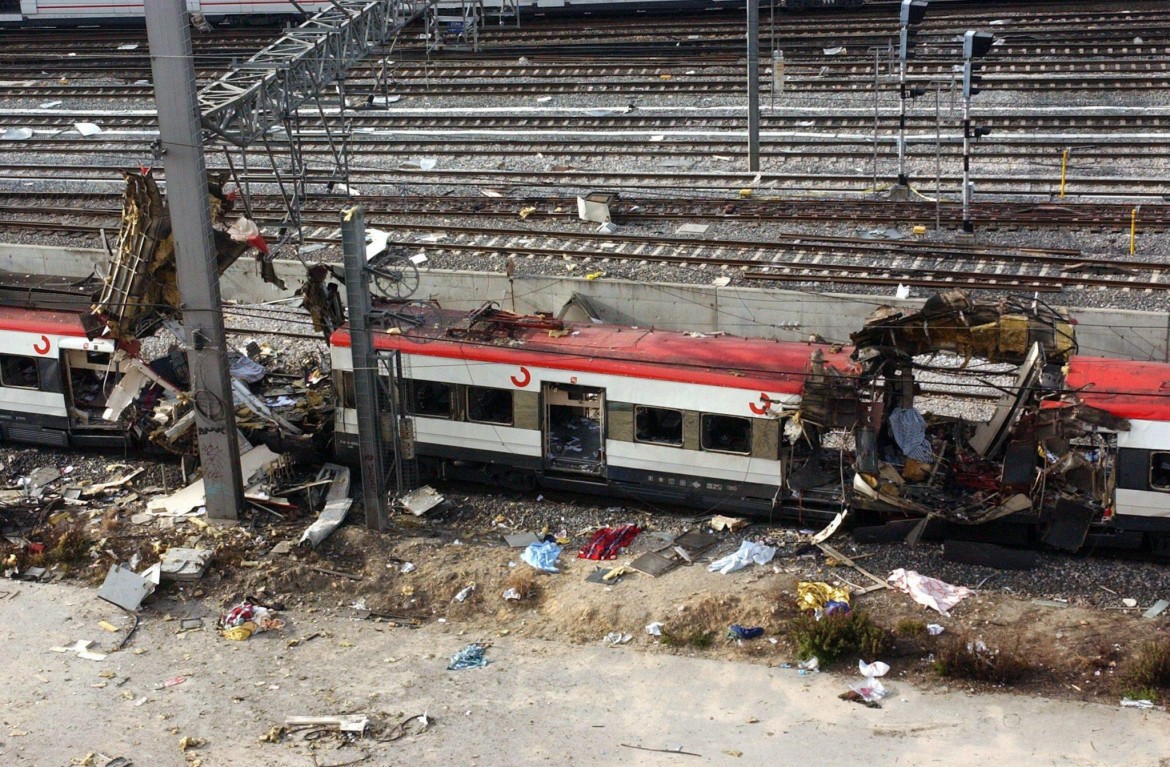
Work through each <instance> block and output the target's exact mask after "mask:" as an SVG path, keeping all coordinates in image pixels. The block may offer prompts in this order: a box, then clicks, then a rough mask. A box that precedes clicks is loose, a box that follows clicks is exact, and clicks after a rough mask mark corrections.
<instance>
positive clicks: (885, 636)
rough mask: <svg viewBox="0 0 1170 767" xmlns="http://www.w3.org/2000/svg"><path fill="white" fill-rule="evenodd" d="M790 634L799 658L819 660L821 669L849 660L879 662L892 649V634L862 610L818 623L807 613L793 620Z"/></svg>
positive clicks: (831, 617)
mask: <svg viewBox="0 0 1170 767" xmlns="http://www.w3.org/2000/svg"><path fill="white" fill-rule="evenodd" d="M788 630H789V635H790V637H791V639H792V642H793V644H795V645H796V655H797V657H798V658H800V659H801V660H807V659H809V658H811V657H813V656H816V659H817V660H818V661H820V663H821V665H822V666H828V665H830V664H832V663H835V662H837V661H839V660H843V659H846V658H850V659H856V658H868V659H871V660H872V659H876V658H878V657H879V656H880V655H882V654H883V653H884V652H885V651H886V649H887V648H888V647H889V646H890V635H889V633H888V632H887V631H886V630H885V629H883V628H881V627H880V626H878V625H877V624H875V623H874V622H873V621H871V620H870V619H869V616H868V615H866V613H865V612H864V611H862V610H858V611H856V612H849V613H845V614H841V613H835V614H833V615H826V616H824V617H822V618H821V619H820V620H819V621H818V620H817V619H816V618H815V617H814V616H812V615H810V614H808V613H804V614H803V615H800V616H798V617H796V618H793V619H792V622H791V623H789V626H788Z"/></svg>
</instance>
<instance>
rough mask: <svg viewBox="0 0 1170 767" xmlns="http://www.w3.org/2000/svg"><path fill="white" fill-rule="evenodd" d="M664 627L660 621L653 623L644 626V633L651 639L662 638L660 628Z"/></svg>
mask: <svg viewBox="0 0 1170 767" xmlns="http://www.w3.org/2000/svg"><path fill="white" fill-rule="evenodd" d="M664 625H666V624H664V623H663V622H662V621H654V622H653V623H647V624H646V633H647V634H649V635H650V636H652V637H660V636H662V627H663V626H664Z"/></svg>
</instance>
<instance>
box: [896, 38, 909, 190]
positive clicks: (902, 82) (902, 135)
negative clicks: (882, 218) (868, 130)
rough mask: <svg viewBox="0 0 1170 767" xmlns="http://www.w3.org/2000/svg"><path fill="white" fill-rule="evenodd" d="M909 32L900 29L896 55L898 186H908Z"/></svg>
mask: <svg viewBox="0 0 1170 767" xmlns="http://www.w3.org/2000/svg"><path fill="white" fill-rule="evenodd" d="M907 34H909V31H908V30H907V29H906V27H905V26H903V27H902V40H903V43H902V46H901V48H900V50H899V55H898V186H909V185H910V179H908V178H906V43H905V40H906V36H907Z"/></svg>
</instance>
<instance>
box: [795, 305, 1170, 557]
mask: <svg viewBox="0 0 1170 767" xmlns="http://www.w3.org/2000/svg"><path fill="white" fill-rule="evenodd" d="M853 341H854V343H855V348H854V352H853V359H854V360H856V361H857V362H858V363H859V364H861V365H862V370H861V372H860V374H859V375H858V377H857V378H856V379H855V381H856V384H857V390H856V392H854V393H852V395H853V396H854V397H855V398H856V399H855V402H856V405H855V407H856V410H857V420H856V422H855V424H854V425H853V427H852V434H853V437H854V452H853V455H852V465H851V467H850V468H852V469H853V477H852V480H851V482H850V483H849V485H848V486H847V488H846V490H847V491H848V494H849V498H850V501H849V502H850V505H851V506H852V507H853V508H856V509H865V510H871V511H878V512H882V513H885V514H904V515H906V516H910V517H932V518H937V519H941V520H945V521H946V522H948V523H949V526H948V527H949V530H950V532H949V533H948V534H949V535H953V536H954V537H967V538H976V539H982V540H996V541H999V542H1008V543H1035V542H1042V543H1044V544H1047V545H1050V546H1054V547H1057V548H1061V549H1065V550H1069V551H1076V550H1078V549H1080V548H1081V547H1082V546H1084V545H1085V543H1086V541H1088V540H1090V536H1092V540H1094V541H1096V542H1098V543H1103V544H1106V545H1111V546H1127V547H1132V546H1139V545H1145V546H1147V547H1149V548H1152V549H1154V550H1156V551H1159V552H1161V553H1170V549H1168V548H1167V542H1168V541H1170V504H1168V503H1167V501H1170V496H1168V495H1166V494H1165V493H1166V492H1170V476H1163V474H1162V469H1161V467H1162V458H1163V456H1165V457H1166V458H1167V461H1166V463H1167V466H1166V469H1167V470H1170V454H1159V453H1158V451H1157V447H1158V446H1159V445H1161V446H1162V447H1163V448H1170V428H1168V427H1170V408H1168V407H1166V406H1165V405H1164V404H1162V399H1163V397H1162V395H1160V393H1159V390H1160V388H1161V387H1163V386H1165V385H1167V383H1168V382H1170V366H1168V365H1165V364H1160V363H1139V362H1129V361H1124V360H1107V359H1100V358H1093V357H1083V356H1079V355H1077V354H1076V341H1075V336H1074V326H1073V324H1072V322H1071V321H1070V320H1069V318H1068V317H1066V316H1065V315H1064V314H1062V313H1060V312H1058V311H1055V310H1053V309H1050V308H1048V307H1046V306H1044V305H1042V304H1040V303H1038V302H1036V301H1032V302H1029V303H1027V304H1023V305H1012V304H1010V303H1008V302H1001V303H996V304H977V303H974V302H972V301H970V300H969V299H968V297H967V296H966V295H965V294H963V293H962V292H960V291H952V292H948V293H943V294H939V295H937V296H935V297H933V298H932V299H930V300H929V301H928V302H927V303H926V305H925V306H924V308H923V309H922V310H921V311H918V312H907V313H903V312H898V311H896V310H893V309H890V308H888V307H883V308H882V309H879V310H878V312H876V313H875V315H874V316H872V317H871V318H870V320H869V322H867V324H866V327H865V328H863V329H862V330H861V331H859V332H858V333H855V334H854V335H853ZM940 352H949V353H952V354H954V355H958V359H959V360H960V364H959V365H958V366H957V369H956V370H955V371H954V372H962V371H963V370H964V369H965V368H966V367H967V365H968V363H969V362H970V361H972V360H974V359H979V360H982V361H986V362H991V363H1009V364H1010V365H1014V366H1016V368H1015V381H1014V384H1012V385H1009V386H1006V387H998V388H1000V390H1001V391H1002V395H1001V397H1000V399H999V401H998V402H997V403H996V405H995V409H994V412H993V413H992V415H991V417H990V419H988V420H987V421H985V422H973V421H971V420H965V419H962V418H953V417H951V418H947V417H938V416H934V417H930V418H929V419H928V418H924V417H923V416H922V415H921V414H920V413H919V412H918V410H917V409H916V407H915V396H916V393H917V392H918V391H920V388H921V387H920V384H919V382H918V381H917V379H916V373H919V374H920V373H921V372H922V371H924V370H932V369H935V368H934V366H933V364H932V363H933V362H934V360H935V359H936V355H938V354H939V353H940ZM978 380H979V382H980V383H985V381H983V379H982V378H979V379H978ZM824 400H826V397H825V396H824V395H823V394H821V393H820V392H819V391H817V388H816V387H815V385H814V386H813V387H811V390H806V392H805V403H806V405H807V406H812V405H813V404H814V403H816V402H820V401H824ZM1163 487H1164V488H1165V489H1164V490H1163V489H1162V488H1163Z"/></svg>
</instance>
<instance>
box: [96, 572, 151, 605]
mask: <svg viewBox="0 0 1170 767" xmlns="http://www.w3.org/2000/svg"><path fill="white" fill-rule="evenodd" d="M160 573H161V568H160V567H159V566H158V565H153V566H152V567H150V568H147V569H146V570H144V571H143V572H142V573H136V572H134V571H133V570H130V569H129V568H125V567H122V566H121V565H110V570H109V572H108V573H106V580H105V581H104V582H103V583H102V586H101V588H100V589H98V597H99V598H100V599H104V600H106V601H107V602H109V603H111V604H115V605H117V606H118V607H121V608H122V609H123V610H127V611H129V612H134V611H135V610H137V609H138V607H139V606H140V605H141V604H142V600H144V599H146V598H147V597H148V596H150V595H151V594H153V593H154V589H155V587H156V586H157V585H158V583H159V577H160Z"/></svg>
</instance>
